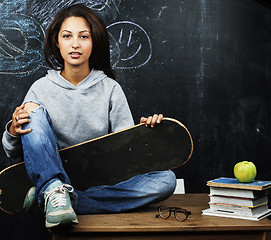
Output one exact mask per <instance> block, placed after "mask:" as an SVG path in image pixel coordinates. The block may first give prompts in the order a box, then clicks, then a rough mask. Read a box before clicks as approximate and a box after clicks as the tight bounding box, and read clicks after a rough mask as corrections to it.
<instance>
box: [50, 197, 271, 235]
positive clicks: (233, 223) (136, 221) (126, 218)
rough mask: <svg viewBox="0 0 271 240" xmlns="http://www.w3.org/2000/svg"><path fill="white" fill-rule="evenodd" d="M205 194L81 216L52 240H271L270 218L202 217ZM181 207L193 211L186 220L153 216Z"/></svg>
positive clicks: (54, 231) (56, 233)
mask: <svg viewBox="0 0 271 240" xmlns="http://www.w3.org/2000/svg"><path fill="white" fill-rule="evenodd" d="M208 201H209V197H208V195H207V194H176V195H173V196H172V197H171V198H170V199H168V200H166V201H164V202H162V203H160V204H156V205H152V206H149V207H146V208H144V209H141V210H138V211H136V212H129V213H121V214H101V215H80V216H78V220H79V224H78V225H76V226H74V227H72V228H68V229H62V230H53V231H52V233H53V240H63V239H65V240H71V239H72V240H79V239H80V240H83V239H96V240H113V239H118V240H119V239H123V240H124V239H125V240H127V239H133V240H139V239H154V240H161V239H166V240H173V239H178V240H179V239H180V240H182V239H187V240H192V239H200V240H202V239H208V240H222V239H227V240H241V239H246V240H260V239H261V240H268V239H270V240H271V220H269V219H267V218H265V219H263V220H261V221H251V220H240V219H232V218H222V217H213V216H203V215H202V214H201V211H202V209H206V208H208ZM159 205H163V206H174V207H182V208H185V209H187V210H189V211H191V212H192V215H190V216H189V218H188V219H187V220H186V221H185V222H179V221H177V220H175V218H174V216H171V217H170V218H169V219H166V220H165V219H161V218H156V217H155V216H156V214H157V211H156V209H157V207H158V206H159Z"/></svg>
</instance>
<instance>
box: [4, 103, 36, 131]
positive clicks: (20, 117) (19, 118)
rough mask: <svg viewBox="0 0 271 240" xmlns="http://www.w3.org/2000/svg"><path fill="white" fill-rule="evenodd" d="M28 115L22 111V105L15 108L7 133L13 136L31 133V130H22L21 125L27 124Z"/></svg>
mask: <svg viewBox="0 0 271 240" xmlns="http://www.w3.org/2000/svg"><path fill="white" fill-rule="evenodd" d="M29 122H30V119H29V113H28V112H27V111H26V110H25V109H24V105H21V106H19V107H17V108H16V109H15V111H14V113H13V115H12V123H11V126H10V128H9V132H10V133H11V134H12V135H14V136H18V135H22V134H26V133H29V132H31V129H30V128H29V129H24V130H23V129H22V125H23V124H25V123H29Z"/></svg>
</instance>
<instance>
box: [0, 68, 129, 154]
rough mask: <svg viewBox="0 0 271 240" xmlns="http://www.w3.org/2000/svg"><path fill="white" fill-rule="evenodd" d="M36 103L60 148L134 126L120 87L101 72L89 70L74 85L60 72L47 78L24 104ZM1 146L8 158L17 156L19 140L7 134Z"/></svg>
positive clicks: (19, 150) (33, 90) (49, 72)
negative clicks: (39, 104)
mask: <svg viewBox="0 0 271 240" xmlns="http://www.w3.org/2000/svg"><path fill="white" fill-rule="evenodd" d="M28 101H33V102H35V101H38V102H40V103H42V104H43V105H44V106H45V108H46V109H47V111H48V113H49V115H50V117H51V120H52V123H53V128H54V131H55V133H56V136H57V138H58V144H59V146H60V148H64V147H68V146H71V145H74V144H77V143H80V142H84V141H87V140H90V139H93V138H96V137H100V136H102V135H105V134H108V133H110V132H116V131H119V130H122V129H125V128H128V127H131V126H133V125H134V121H133V117H132V114H131V111H130V109H129V106H128V103H127V100H126V97H125V95H124V93H123V91H122V89H121V87H120V85H119V84H118V83H117V82H116V81H114V80H113V79H111V78H108V77H107V76H106V75H105V74H104V73H103V72H102V71H97V70H92V71H91V73H90V74H89V75H88V76H87V77H86V78H85V79H84V80H83V81H82V82H80V83H79V84H78V85H77V86H74V85H73V84H72V83H70V82H69V81H67V80H66V79H65V78H63V77H62V76H61V75H60V72H58V71H55V70H49V71H48V73H47V75H46V76H45V77H43V78H41V79H39V80H37V81H36V82H34V83H33V85H32V86H31V87H30V89H29V91H28V93H27V94H26V96H25V99H24V102H28ZM9 124H10V122H9V123H8V124H7V126H6V130H5V132H4V134H3V138H2V143H3V147H4V150H5V152H6V154H7V156H9V157H17V156H18V155H19V154H20V153H21V144H20V138H19V137H15V136H12V135H11V134H10V133H9V132H8V130H7V129H8V127H9Z"/></svg>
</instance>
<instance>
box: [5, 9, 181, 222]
mask: <svg viewBox="0 0 271 240" xmlns="http://www.w3.org/2000/svg"><path fill="white" fill-rule="evenodd" d="M44 52H45V58H46V61H47V62H48V64H49V66H50V67H51V68H52V69H53V70H49V71H48V73H47V75H46V76H45V77H43V78H41V79H39V80H37V81H36V82H34V84H33V85H32V86H31V87H30V89H29V91H28V93H27V94H26V96H25V99H24V102H23V104H22V105H21V106H19V107H17V108H16V109H15V111H14V113H13V116H12V120H11V121H10V122H9V123H8V124H7V127H6V131H5V132H4V134H3V139H2V142H3V146H4V149H5V152H6V153H7V155H8V156H9V157H16V156H18V155H20V154H22V152H23V157H24V161H25V166H26V169H27V172H28V175H29V177H30V179H31V180H32V182H33V184H34V186H35V188H32V189H31V190H30V191H29V193H28V195H27V196H26V199H25V205H26V207H28V206H29V205H31V202H32V201H33V198H34V197H32V196H34V194H35V195H36V198H37V199H38V203H39V206H40V207H41V208H42V209H43V208H44V210H45V212H46V227H54V226H58V225H63V224H72V223H77V222H78V221H77V217H76V213H77V214H91V213H113V212H122V211H127V210H131V209H134V208H137V207H140V206H143V205H146V204H149V203H152V202H158V201H161V200H164V199H166V198H168V197H169V196H170V195H171V194H172V193H173V191H174V189H175V185H176V178H175V175H174V173H173V172H172V171H163V172H152V173H148V174H144V175H138V176H135V177H133V178H131V179H128V180H127V181H124V182H121V183H118V184H116V185H114V186H99V187H90V188H89V189H88V190H86V191H84V192H82V191H77V190H73V188H72V186H71V184H72V183H70V180H69V177H68V176H67V174H66V172H65V170H64V169H63V166H62V163H61V159H60V156H59V153H58V149H60V148H64V147H68V146H71V145H74V144H77V143H80V142H83V141H87V140H89V139H93V138H96V137H99V136H102V135H105V134H108V133H110V132H116V131H118V130H121V129H125V128H127V127H131V126H133V125H134V122H133V118H132V115H131V112H130V109H129V106H128V103H127V100H126V97H125V95H124V93H123V91H122V89H121V87H120V85H119V84H118V83H117V82H116V81H115V80H113V79H114V78H115V75H114V72H113V70H112V68H111V66H110V51H109V40H108V35H107V31H106V27H105V25H104V23H103V21H102V20H101V19H100V17H99V16H98V15H97V14H96V13H94V12H93V11H92V10H90V9H89V8H87V7H85V6H84V5H80V4H77V5H73V6H71V7H68V8H66V9H63V10H61V11H60V12H59V13H58V14H57V15H56V17H55V19H54V20H53V22H52V23H51V25H50V26H49V28H48V31H47V35H46V39H45V46H44ZM162 118H163V116H162V115H161V114H160V115H157V114H155V115H154V116H150V117H148V118H145V117H142V118H141V122H142V123H145V124H146V125H151V126H152V127H153V126H154V125H155V124H156V123H160V122H161V120H162ZM90 161H91V160H90ZM93 161H95V160H93ZM72 192H73V194H70V193H72ZM70 195H71V196H74V198H75V201H74V203H73V204H71V198H70Z"/></svg>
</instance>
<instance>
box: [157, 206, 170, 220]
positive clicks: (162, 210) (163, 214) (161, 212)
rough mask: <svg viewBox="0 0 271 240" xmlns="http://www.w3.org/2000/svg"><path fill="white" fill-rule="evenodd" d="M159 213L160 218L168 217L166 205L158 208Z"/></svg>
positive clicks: (168, 212)
mask: <svg viewBox="0 0 271 240" xmlns="http://www.w3.org/2000/svg"><path fill="white" fill-rule="evenodd" d="M159 215H160V217H161V218H168V217H169V216H170V210H169V208H167V207H160V208H159Z"/></svg>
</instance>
